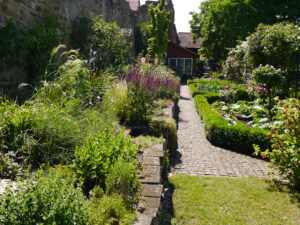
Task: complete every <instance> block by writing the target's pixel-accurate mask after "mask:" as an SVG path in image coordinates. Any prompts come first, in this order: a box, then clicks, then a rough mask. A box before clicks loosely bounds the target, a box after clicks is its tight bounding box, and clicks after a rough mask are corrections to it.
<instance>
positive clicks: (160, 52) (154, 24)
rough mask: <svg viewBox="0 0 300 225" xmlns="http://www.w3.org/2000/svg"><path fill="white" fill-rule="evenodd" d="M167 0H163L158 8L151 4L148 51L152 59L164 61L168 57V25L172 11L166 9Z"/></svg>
mask: <svg viewBox="0 0 300 225" xmlns="http://www.w3.org/2000/svg"><path fill="white" fill-rule="evenodd" d="M165 4H166V0H161V1H160V3H159V4H158V6H157V7H156V8H154V7H153V5H152V4H151V5H150V6H149V15H150V21H151V24H150V35H151V37H150V39H149V48H148V53H149V55H150V59H151V60H152V61H155V60H158V61H162V60H164V58H165V57H166V54H167V52H166V49H167V45H168V26H169V23H170V21H171V20H170V12H167V11H166V9H165Z"/></svg>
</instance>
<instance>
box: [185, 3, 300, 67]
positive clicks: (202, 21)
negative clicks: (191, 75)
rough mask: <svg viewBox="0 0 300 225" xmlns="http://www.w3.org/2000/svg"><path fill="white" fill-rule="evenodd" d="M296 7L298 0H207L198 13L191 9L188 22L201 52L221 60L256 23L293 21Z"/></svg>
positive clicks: (298, 4) (297, 11)
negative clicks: (201, 40) (198, 42)
mask: <svg viewBox="0 0 300 225" xmlns="http://www.w3.org/2000/svg"><path fill="white" fill-rule="evenodd" d="M299 10H300V3H299V1H298V0H273V1H271V2H269V1H261V0H225V1H223V0H208V1H204V2H202V3H201V5H200V13H192V17H193V18H192V21H191V22H190V23H191V28H192V33H193V37H194V38H199V37H202V38H203V44H202V47H201V49H200V54H201V55H202V56H205V57H207V58H208V59H212V60H213V61H215V62H218V63H220V62H221V61H222V60H225V59H226V57H227V54H228V52H229V49H230V48H233V47H235V46H236V45H237V43H238V40H244V39H245V38H246V37H247V36H248V35H249V33H251V32H253V31H254V30H255V28H256V27H257V25H258V24H260V23H264V24H275V23H277V22H280V21H290V22H295V21H297V19H298V18H299ZM265 64H266V63H265ZM272 65H273V64H272Z"/></svg>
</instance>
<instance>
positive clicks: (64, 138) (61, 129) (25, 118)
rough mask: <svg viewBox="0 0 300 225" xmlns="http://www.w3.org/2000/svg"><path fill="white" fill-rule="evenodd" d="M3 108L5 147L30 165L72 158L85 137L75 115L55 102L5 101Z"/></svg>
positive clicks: (2, 128) (2, 140)
mask: <svg viewBox="0 0 300 225" xmlns="http://www.w3.org/2000/svg"><path fill="white" fill-rule="evenodd" d="M0 111H1V112H3V113H1V116H0V118H1V121H0V127H1V129H0V136H1V142H0V145H1V151H3V152H13V153H15V154H14V159H15V160H16V161H17V162H20V163H22V164H25V165H26V166H27V165H31V166H33V167H34V168H37V167H38V166H39V165H41V164H42V163H50V164H51V165H54V164H58V163H66V162H70V160H72V158H73V152H74V150H75V147H76V146H77V145H79V144H80V142H81V141H83V140H84V135H83V133H82V132H81V130H80V127H79V124H78V122H77V121H76V120H75V118H74V117H72V116H71V115H69V114H68V113H66V112H65V111H63V110H61V109H60V108H57V106H55V105H50V106H49V105H45V104H36V105H31V104H25V105H23V106H17V105H16V104H15V103H9V102H2V104H1V105H0Z"/></svg>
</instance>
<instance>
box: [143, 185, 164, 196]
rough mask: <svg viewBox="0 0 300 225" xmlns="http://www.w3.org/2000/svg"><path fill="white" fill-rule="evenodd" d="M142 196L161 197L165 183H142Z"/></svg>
mask: <svg viewBox="0 0 300 225" xmlns="http://www.w3.org/2000/svg"><path fill="white" fill-rule="evenodd" d="M142 189H143V192H142V196H144V197H154V198H160V197H161V193H162V192H163V185H161V184H142Z"/></svg>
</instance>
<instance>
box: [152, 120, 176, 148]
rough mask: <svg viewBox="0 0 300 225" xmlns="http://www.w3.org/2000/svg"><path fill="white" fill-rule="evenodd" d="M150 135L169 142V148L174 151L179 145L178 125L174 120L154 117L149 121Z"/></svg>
mask: <svg viewBox="0 0 300 225" xmlns="http://www.w3.org/2000/svg"><path fill="white" fill-rule="evenodd" d="M148 133H149V134H151V135H153V136H156V137H160V136H161V135H163V137H164V138H165V139H166V140H167V148H168V149H170V150H173V149H175V148H176V144H177V124H176V121H175V120H174V119H172V118H163V117H153V118H151V120H150V121H149V129H148Z"/></svg>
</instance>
